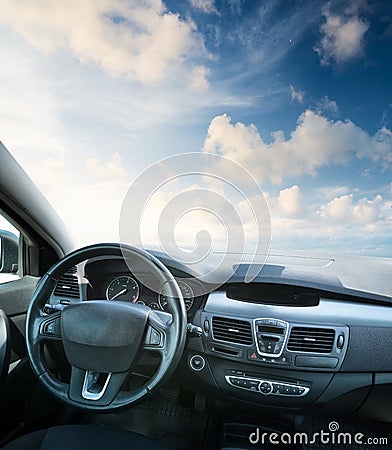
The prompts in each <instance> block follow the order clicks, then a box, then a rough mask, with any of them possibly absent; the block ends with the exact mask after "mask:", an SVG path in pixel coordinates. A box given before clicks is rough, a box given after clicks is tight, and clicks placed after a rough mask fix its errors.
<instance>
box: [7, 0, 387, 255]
mask: <svg viewBox="0 0 392 450" xmlns="http://www.w3.org/2000/svg"><path fill="white" fill-rule="evenodd" d="M0 11H1V14H0V56H1V70H0V140H1V141H2V142H3V143H4V145H5V146H6V147H7V148H8V150H9V151H10V152H11V153H12V155H13V156H14V157H15V158H16V160H17V161H18V162H19V163H20V164H21V165H22V167H23V168H24V169H25V170H26V172H27V173H28V174H29V175H30V176H31V178H32V179H33V180H34V181H35V183H36V184H37V185H38V187H39V188H40V189H41V190H42V192H43V193H44V195H45V196H46V197H47V198H48V200H49V201H50V202H51V203H52V205H53V206H54V208H55V209H56V210H57V212H58V213H59V215H60V216H61V217H62V219H63V220H64V222H65V224H66V225H67V226H68V228H69V229H70V232H71V233H72V235H73V237H74V240H75V241H76V243H77V244H78V245H83V244H87V243H93V242H102V241H118V240H119V239H121V236H120V235H119V221H120V215H121V209H122V207H123V202H124V199H126V200H127V201H128V202H129V201H132V199H130V197H129V196H126V194H127V192H128V190H129V189H130V187H131V186H132V183H133V182H134V181H135V180H136V179H138V177H139V179H140V175H141V174H142V173H143V172H144V171H146V170H147V169H148V168H149V167H150V166H152V165H153V166H154V165H156V164H159V161H160V160H162V159H165V158H169V157H172V156H174V155H178V154H182V153H194V152H196V153H199V154H200V155H202V156H203V157H204V156H207V155H221V156H224V157H226V158H228V159H230V160H232V161H234V162H235V163H237V164H239V165H240V166H241V167H242V168H244V169H246V170H247V171H248V172H249V174H250V176H251V178H252V180H253V181H252V182H254V183H256V184H257V186H258V188H260V189H261V190H262V192H264V198H265V200H266V201H267V204H268V207H269V210H270V214H271V231H270V233H271V239H272V243H271V246H272V250H273V251H276V252H279V251H286V252H289V253H295V252H297V251H300V250H314V251H318V252H329V253H330V252H332V253H338V252H350V253H359V254H368V255H379V256H391V255H392V233H391V231H392V209H391V208H392V178H391V168H392V131H391V130H392V123H391V121H392V85H391V80H392V4H391V2H390V1H388V0H386V1H370V0H369V1H358V0H357V1H318V0H315V1H311V2H310V1H292V0H281V1H279V0H278V1H276V0H273V1H272V0H267V1H256V0H249V1H245V0H225V1H223V0H222V1H220V0H183V1H174V0H170V1H166V2H163V1H161V0H143V1H125V0H124V1H122V0H100V1H95V0H85V1H83V2H81V1H78V0H67V1H63V0H58V1H56V2H47V1H45V0H36V1H35V2H31V1H19V2H14V1H12V0H0ZM210 169H211V168H210ZM165 170H167V174H168V175H167V176H168V177H169V176H170V168H168V167H166V169H165ZM210 172H211V170H210ZM233 178H235V176H234V177H233ZM221 181H222V180H221ZM203 182H204V184H205V185H206V186H207V188H208V189H209V190H210V191H216V192H221V193H222V195H223V197H225V199H226V200H227V201H228V202H229V203H230V204H231V205H232V206H233V208H234V210H236V211H237V212H238V214H239V215H240V216H241V219H242V222H241V223H242V227H243V229H244V230H245V237H246V242H247V245H250V246H252V245H253V242H254V239H257V233H258V230H257V227H255V226H254V224H252V218H249V217H250V216H249V214H247V213H243V207H244V205H243V202H244V199H243V198H242V199H241V198H237V197H236V194H235V193H234V194H233V192H234V191H233V192H231V193H230V192H228V191H229V190H230V189H228V186H229V183H228V180H223V182H222V183H223V186H222V185H221V186H219V185H218V184H219V183H218V182H217V180H216V179H215V180H212V179H211V173H209V179H208V180H206V177H204V178H203V177H199V178H198V179H192V177H191V178H189V177H188V179H186V180H185V179H182V180H181V182H180V183H175V182H172V183H167V184H166V185H165V186H164V189H162V191H161V192H158V193H157V195H155V198H154V199H151V203H150V205H149V206H148V207H146V209H145V216H144V217H143V221H142V220H141V222H140V223H142V222H143V224H144V225H143V227H144V228H143V232H144V234H145V241H144V242H145V243H146V245H147V244H148V243H150V242H153V241H154V240H156V228H157V222H158V221H159V217H160V215H161V213H162V211H164V208H165V206H166V205H167V204H168V203H169V202H170V200H171V199H173V198H175V197H176V196H177V195H179V194H180V193H182V192H184V190H185V191H189V190H192V186H193V187H195V186H197V187H200V186H201V185H202V184H203ZM230 186H232V185H230ZM211 202H212V203H211V204H210V205H209V209H210V210H209V211H207V208H204V209H203V210H201V211H195V208H193V209H192V205H189V204H188V201H187V202H186V203H187V204H186V208H188V209H189V210H190V212H189V211H188V213H189V215H188V216H187V217H185V216H184V214H182V213H181V214H179V218H178V220H177V222H175V226H177V228H178V229H176V230H175V234H176V235H177V237H178V239H179V241H181V242H182V243H183V245H186V244H189V245H192V243H193V244H194V243H195V236H196V235H197V232H198V231H200V230H204V229H207V231H209V232H210V233H211V235H212V236H215V238H214V239H213V240H214V242H216V243H217V245H221V244H222V239H221V237H222V235H224V234H225V232H227V225H228V224H225V223H223V224H222V220H221V219H222V218H221V217H218V216H217V215H216V214H215V215H214V214H211V212H212V213H213V212H214V208H215V207H216V205H215V204H214V200H213V199H212V200H211ZM128 206H129V204H128ZM191 210H192V211H191ZM229 225H230V224H229ZM173 226H174V225H173ZM209 227H210V228H209ZM220 227H221V228H222V229H220ZM147 241H148V242H147ZM223 241H224V239H223ZM223 244H224V242H223Z"/></svg>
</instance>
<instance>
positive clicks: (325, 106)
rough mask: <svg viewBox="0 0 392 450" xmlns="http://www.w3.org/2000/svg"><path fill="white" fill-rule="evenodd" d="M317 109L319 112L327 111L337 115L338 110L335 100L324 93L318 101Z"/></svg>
mask: <svg viewBox="0 0 392 450" xmlns="http://www.w3.org/2000/svg"><path fill="white" fill-rule="evenodd" d="M317 110H318V112H319V113H320V114H322V113H327V114H332V115H333V116H336V117H337V116H339V114H340V110H339V106H338V104H337V103H336V102H335V100H330V99H329V98H328V95H325V96H324V97H323V98H322V99H321V100H320V101H319V102H318V103H317Z"/></svg>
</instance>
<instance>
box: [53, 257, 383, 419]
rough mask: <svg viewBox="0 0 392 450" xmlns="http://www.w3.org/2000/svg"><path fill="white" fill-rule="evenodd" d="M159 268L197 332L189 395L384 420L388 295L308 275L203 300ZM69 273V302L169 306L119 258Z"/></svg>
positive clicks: (178, 274)
mask: <svg viewBox="0 0 392 450" xmlns="http://www.w3.org/2000/svg"><path fill="white" fill-rule="evenodd" d="M162 262H164V263H165V264H166V266H167V267H168V268H169V270H170V271H171V272H172V273H173V275H174V276H175V278H176V280H177V281H178V284H179V287H180V289H181V292H182V293H183V296H184V301H185V304H186V309H187V316H188V317H187V319H188V322H189V323H191V324H192V325H194V327H196V328H197V329H198V330H200V332H199V333H197V334H190V335H189V336H188V341H187V345H186V349H185V353H184V355H183V359H182V362H181V364H180V366H179V369H178V374H179V379H180V383H181V385H182V386H183V387H184V388H185V389H187V390H189V391H191V392H200V393H202V394H204V395H208V396H212V397H216V398H218V399H221V400H222V401H223V402H231V401H237V402H241V403H243V404H249V405H251V404H253V405H257V406H258V407H262V408H267V409H268V410H269V411H271V412H276V413H282V412H284V413H294V414H296V413H304V412H305V413H306V412H311V413H313V412H314V410H315V409H318V410H319V412H321V413H325V414H335V413H336V411H339V414H352V413H354V412H355V413H358V414H360V415H361V416H368V417H371V418H373V419H379V420H386V417H388V415H390V407H389V402H388V401H387V399H388V398H389V397H390V395H392V346H391V345H390V342H391V341H392V308H391V306H390V297H384V298H382V299H381V298H379V299H377V300H375V299H373V298H371V296H370V297H369V296H367V293H366V292H363V295H361V292H357V293H356V296H353V295H351V294H352V291H348V292H346V293H343V292H341V290H342V288H341V286H340V285H339V283H337V282H335V284H333V283H331V284H330V285H329V284H328V279H327V278H323V279H322V280H321V281H322V283H323V284H322V285H321V284H320V283H319V286H315V285H314V280H315V277H314V276H313V275H312V277H311V283H307V282H306V279H304V272H301V277H302V278H299V277H298V278H297V279H295V278H294V276H293V273H295V272H290V276H291V278H290V280H287V279H285V280H284V282H279V280H272V279H271V277H265V278H263V277H259V278H258V279H256V280H255V281H253V282H252V283H245V282H243V280H241V277H233V279H231V280H228V282H227V283H226V284H225V285H223V286H222V287H221V288H219V289H218V290H215V291H212V292H210V294H209V295H205V294H203V292H205V289H203V285H202V284H201V282H200V281H199V280H198V279H197V277H196V276H194V277H192V276H190V275H189V273H187V272H186V270H185V268H183V270H182V268H180V267H179V266H178V265H174V264H173V265H170V262H169V263H168V261H167V260H165V261H162ZM274 272H276V270H274ZM282 272H283V271H280V273H282ZM267 273H269V272H267ZM66 276H68V278H69V277H70V276H71V277H73V282H75V280H76V285H74V286H73V288H72V287H71V289H74V294H75V295H74V297H75V298H74V300H71V301H80V298H81V299H83V300H87V301H88V300H97V299H107V300H111V301H116V300H122V301H129V302H135V303H138V302H140V303H143V304H145V305H147V306H149V307H151V308H152V309H154V308H155V309H162V310H165V307H166V302H165V295H164V293H159V294H158V293H156V292H153V291H151V290H150V289H149V288H148V287H147V286H145V285H143V283H141V282H140V280H138V279H137V277H136V276H135V275H134V274H133V273H132V272H130V271H129V269H128V267H127V266H126V264H125V263H124V261H123V260H122V259H116V258H112V259H100V258H96V259H94V260H90V261H87V263H86V264H85V265H84V266H83V268H82V271H81V273H79V274H78V276H76V272H75V273H73V274H68V275H66ZM78 280H79V282H78ZM81 280H82V282H81ZM185 280H186V281H185ZM63 281H66V282H65V283H62V282H60V281H59V283H58V286H57V288H56V289H55V291H54V293H53V295H52V297H51V300H50V302H51V303H56V302H59V301H61V297H62V294H64V292H62V291H61V288H62V287H63V288H68V289H69V288H70V287H69V279H68V281H67V280H66V279H64V280H63ZM67 284H68V286H67ZM320 286H321V287H322V289H321V288H320ZM328 286H330V290H328ZM66 295H67V296H68V297H69V296H70V293H69V291H68V293H67V294H66Z"/></svg>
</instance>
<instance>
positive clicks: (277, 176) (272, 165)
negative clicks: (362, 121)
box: [203, 110, 392, 183]
mask: <svg viewBox="0 0 392 450" xmlns="http://www.w3.org/2000/svg"><path fill="white" fill-rule="evenodd" d="M272 137H273V141H272V142H271V143H266V142H265V141H264V140H263V139H262V137H261V136H260V134H259V132H258V130H257V128H256V126H255V125H253V124H250V125H245V124H244V123H241V122H238V123H236V124H232V123H231V118H230V117H229V116H228V115H227V114H223V115H221V116H216V117H215V118H214V119H212V121H211V123H210V125H209V128H208V135H207V137H206V139H205V142H204V147H203V151H205V152H208V153H216V154H221V155H224V156H227V157H228V158H231V159H233V160H234V161H235V162H237V163H239V164H241V165H243V166H245V168H247V169H248V170H249V171H250V172H251V173H252V174H253V176H255V177H256V179H257V180H259V181H263V180H270V181H272V182H274V183H280V182H281V181H282V180H284V179H285V178H287V177H290V178H291V177H298V176H301V175H304V174H307V175H316V173H317V170H318V169H319V168H320V167H322V166H326V165H329V164H345V163H347V162H348V161H349V160H350V159H351V158H352V157H357V158H369V159H371V160H373V161H375V162H377V163H379V164H380V165H382V166H383V167H384V168H388V167H390V166H391V164H392V132H391V131H390V130H389V129H387V128H385V127H384V128H381V129H380V130H379V131H377V133H376V134H375V135H374V136H371V135H369V134H368V133H367V132H366V131H364V130H363V129H361V128H359V127H357V126H356V125H355V124H354V123H353V122H351V121H350V120H346V121H344V122H343V121H341V120H338V121H332V120H328V119H327V118H325V117H324V116H322V115H321V114H318V113H315V112H313V111H311V110H307V111H305V112H304V113H303V114H301V115H300V116H299V118H298V122H297V127H296V128H295V130H294V131H292V133H291V134H290V136H289V137H288V138H287V139H286V138H285V136H284V134H283V132H282V131H277V132H275V133H273V135H272Z"/></svg>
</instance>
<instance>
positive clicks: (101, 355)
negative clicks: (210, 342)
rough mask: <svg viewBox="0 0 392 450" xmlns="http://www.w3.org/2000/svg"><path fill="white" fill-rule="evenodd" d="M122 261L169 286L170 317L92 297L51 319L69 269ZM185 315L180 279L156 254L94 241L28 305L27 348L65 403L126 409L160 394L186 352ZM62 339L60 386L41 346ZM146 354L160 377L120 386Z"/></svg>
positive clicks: (45, 281) (52, 274)
mask: <svg viewBox="0 0 392 450" xmlns="http://www.w3.org/2000/svg"><path fill="white" fill-rule="evenodd" d="M107 256H109V257H113V256H114V257H121V258H123V259H124V260H125V261H126V262H127V265H128V267H132V271H133V268H135V271H136V273H139V274H142V275H143V276H149V279H152V278H154V280H155V281H156V286H159V288H157V289H154V290H156V292H158V293H159V292H161V291H160V290H158V289H161V290H162V289H164V290H165V293H166V294H167V295H166V298H167V303H168V308H169V311H170V314H169V313H166V312H163V311H157V310H152V309H151V308H149V307H147V306H145V305H142V304H135V303H128V302H120V301H107V300H101V299H96V300H89V301H79V302H76V303H74V304H71V305H69V306H66V307H64V309H63V310H62V311H56V312H54V313H51V314H46V313H45V309H44V306H45V304H46V303H47V302H48V300H49V298H50V295H51V294H52V292H53V290H54V288H55V286H56V283H57V281H58V279H59V277H60V276H62V275H63V274H64V273H65V272H66V271H67V270H68V269H70V268H71V267H73V266H75V265H76V264H79V263H81V262H83V261H85V260H88V259H91V258H96V257H107ZM186 325H187V321H186V311H185V305H184V300H183V298H182V295H181V291H180V289H179V287H178V285H177V282H176V281H175V279H174V278H173V275H172V274H171V273H170V272H169V270H168V269H167V268H166V267H165V266H164V265H163V264H162V263H161V262H160V261H159V260H158V259H156V258H155V257H154V256H153V255H151V254H149V253H147V252H145V251H143V250H140V249H136V248H134V247H131V246H127V245H120V244H97V245H92V246H88V247H85V248H82V249H80V250H76V251H74V252H73V253H70V254H69V255H67V256H65V257H64V258H63V259H62V260H60V261H59V262H58V263H56V264H55V265H54V266H53V267H52V268H51V269H49V271H48V272H47V273H46V274H45V275H44V276H43V277H42V278H41V280H40V282H39V283H38V285H37V288H36V290H35V292H34V295H33V298H32V301H31V303H30V306H29V310H28V313H27V321H26V345H27V351H28V355H29V358H30V362H31V366H32V368H33V370H34V372H35V374H36V375H37V377H38V379H39V380H40V382H41V383H42V384H43V385H44V387H45V388H46V389H47V390H49V391H50V392H51V393H52V394H53V395H54V396H55V397H57V398H58V399H59V400H61V401H63V402H64V403H66V404H68V405H70V406H72V407H76V408H82V409H85V410H88V411H94V412H112V411H115V410H119V409H123V408H126V407H129V406H131V405H133V404H135V403H137V402H139V401H141V400H143V399H144V398H146V397H147V396H149V395H150V394H152V393H154V392H155V391H157V390H158V389H159V388H160V387H161V386H162V384H163V383H164V382H165V381H166V380H167V379H168V378H169V377H170V376H171V374H172V373H173V371H174V370H175V368H176V367H177V364H178V362H179V360H180V358H181V356H182V354H183V350H184V346H185V340H186ZM49 341H62V343H63V346H64V351H65V355H66V358H67V360H68V362H69V364H70V365H71V375H70V382H69V384H68V383H65V382H62V381H59V380H58V379H57V378H55V376H54V375H53V374H52V372H51V371H50V370H49V368H48V367H47V366H46V364H45V361H44V344H45V343H47V342H49ZM142 350H147V351H154V352H158V353H160V355H161V362H160V365H159V367H158V368H157V370H156V372H155V374H154V375H153V376H152V377H151V378H150V379H149V380H148V381H147V382H146V383H145V384H144V385H143V386H141V387H138V388H136V389H134V390H131V391H129V390H128V391H125V390H122V389H121V387H122V385H123V383H124V381H125V380H126V378H127V377H128V376H129V375H130V373H131V371H132V368H133V367H134V366H135V363H136V361H137V356H138V354H139V353H140V352H141V351H142Z"/></svg>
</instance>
